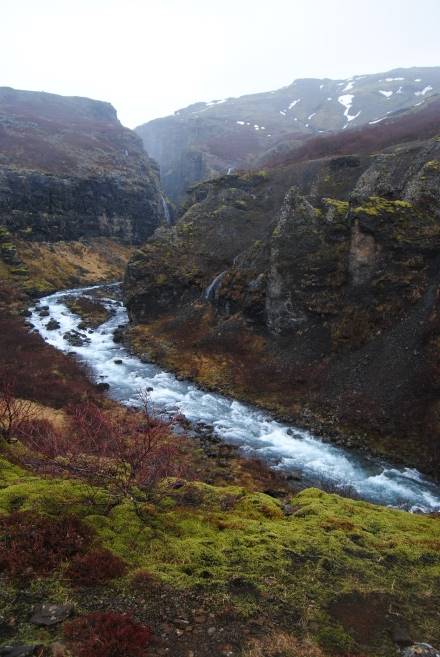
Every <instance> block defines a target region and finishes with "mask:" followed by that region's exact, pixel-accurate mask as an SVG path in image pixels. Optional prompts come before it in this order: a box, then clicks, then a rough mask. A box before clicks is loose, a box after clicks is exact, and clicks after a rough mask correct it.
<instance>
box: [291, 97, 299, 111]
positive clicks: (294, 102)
mask: <svg viewBox="0 0 440 657" xmlns="http://www.w3.org/2000/svg"><path fill="white" fill-rule="evenodd" d="M300 100H301V98H297V99H296V100H292V102H291V103H290V105H289V109H290V110H291V109H293V108H294V107H295V105H297V104H298V103H299V101H300Z"/></svg>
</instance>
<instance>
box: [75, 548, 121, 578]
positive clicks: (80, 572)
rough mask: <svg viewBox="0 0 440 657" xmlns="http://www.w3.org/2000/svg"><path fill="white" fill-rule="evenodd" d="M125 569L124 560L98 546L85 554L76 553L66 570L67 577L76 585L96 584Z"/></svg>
mask: <svg viewBox="0 0 440 657" xmlns="http://www.w3.org/2000/svg"><path fill="white" fill-rule="evenodd" d="M125 571H126V565H125V562H124V561H122V559H120V558H119V557H117V556H116V555H115V554H113V553H112V552H110V550H106V549H104V548H100V549H97V550H92V551H91V552H88V553H87V554H78V555H77V556H76V557H75V558H74V559H73V560H72V562H71V564H70V565H69V567H68V568H67V570H66V575H67V577H68V579H69V580H70V581H71V582H72V583H73V584H75V585H76V586H96V585H97V584H100V583H102V582H106V581H108V580H111V579H115V577H121V575H123V574H124V573H125Z"/></svg>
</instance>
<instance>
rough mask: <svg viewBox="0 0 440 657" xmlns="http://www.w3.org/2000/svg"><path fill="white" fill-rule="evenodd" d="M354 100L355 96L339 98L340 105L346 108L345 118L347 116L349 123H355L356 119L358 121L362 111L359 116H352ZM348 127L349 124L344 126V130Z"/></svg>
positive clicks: (349, 95) (347, 95)
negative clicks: (351, 110)
mask: <svg viewBox="0 0 440 657" xmlns="http://www.w3.org/2000/svg"><path fill="white" fill-rule="evenodd" d="M353 98H354V95H353V94H345V95H343V96H339V98H338V103H340V104H341V105H343V107H345V111H344V116H345V118H346V119H347V121H348V122H350V121H354V119H357V117H358V116H359V114H360V113H361V110H359V112H358V113H357V114H350V109H351V106H352V105H353ZM347 125H348V123H347V124H346V125H345V126H344V128H346V127H347Z"/></svg>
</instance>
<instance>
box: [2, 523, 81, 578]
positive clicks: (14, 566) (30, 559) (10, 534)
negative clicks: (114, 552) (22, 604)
mask: <svg viewBox="0 0 440 657" xmlns="http://www.w3.org/2000/svg"><path fill="white" fill-rule="evenodd" d="M90 539H91V531H90V529H89V528H88V527H86V526H85V525H83V524H82V523H81V521H80V520H79V519H78V518H74V517H65V518H48V517H45V516H40V515H38V514H36V513H33V512H31V511H20V512H15V513H12V514H11V515H9V516H5V517H0V571H6V572H7V573H8V574H9V575H12V576H13V577H16V576H32V575H47V574H49V573H51V572H52V571H53V570H54V569H55V568H56V567H57V566H58V565H59V564H60V563H61V562H62V561H64V560H66V559H68V558H70V557H72V556H74V555H76V554H78V553H81V552H82V551H83V550H84V548H85V547H87V545H88V544H89V543H90Z"/></svg>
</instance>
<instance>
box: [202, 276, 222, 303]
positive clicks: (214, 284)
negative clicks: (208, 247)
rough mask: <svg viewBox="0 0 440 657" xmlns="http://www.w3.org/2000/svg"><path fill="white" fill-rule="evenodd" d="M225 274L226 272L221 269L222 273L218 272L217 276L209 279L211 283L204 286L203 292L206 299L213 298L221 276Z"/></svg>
mask: <svg viewBox="0 0 440 657" xmlns="http://www.w3.org/2000/svg"><path fill="white" fill-rule="evenodd" d="M225 274H226V271H222V273H221V274H218V276H216V277H215V278H214V279H213V280H212V281H211V283H210V284H209V285H208V287H207V288H206V290H205V292H204V294H203V296H204V297H205V299H206V301H212V300H213V299H215V295H216V292H217V290H218V288H219V286H220V283H221V282H222V280H223V277H224V275H225Z"/></svg>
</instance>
